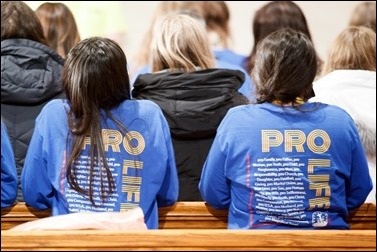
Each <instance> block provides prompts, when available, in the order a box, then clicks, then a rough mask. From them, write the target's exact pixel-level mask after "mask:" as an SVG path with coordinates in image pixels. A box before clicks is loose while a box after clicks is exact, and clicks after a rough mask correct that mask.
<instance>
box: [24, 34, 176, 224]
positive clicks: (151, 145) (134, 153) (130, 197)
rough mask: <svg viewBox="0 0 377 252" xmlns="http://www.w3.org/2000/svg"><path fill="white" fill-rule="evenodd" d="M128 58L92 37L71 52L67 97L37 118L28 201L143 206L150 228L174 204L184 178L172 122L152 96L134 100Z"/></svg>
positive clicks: (70, 207)
mask: <svg viewBox="0 0 377 252" xmlns="http://www.w3.org/2000/svg"><path fill="white" fill-rule="evenodd" d="M125 69H127V61H126V57H125V55H124V53H123V51H122V49H121V48H120V47H119V45H118V44H116V43H115V42H114V41H112V40H110V39H105V38H98V37H95V38H89V39H86V40H83V41H81V42H80V43H79V44H78V45H77V46H76V47H74V48H73V49H72V50H71V51H70V53H69V54H68V57H67V61H66V64H65V68H64V72H63V88H64V91H65V93H66V95H67V100H60V99H59V100H54V101H51V102H49V103H48V104H47V105H46V106H45V107H44V108H43V110H42V112H41V113H40V115H39V116H38V118H37V120H36V130H35V131H34V135H33V138H32V140H31V143H30V146H29V150H28V153H27V156H26V162H25V166H24V169H23V172H22V177H21V179H22V181H21V182H22V189H23V196H24V198H25V202H26V203H27V204H29V205H31V206H33V207H34V208H36V209H46V208H51V211H52V215H61V214H67V213H74V212H85V211H96V212H105V211H108V212H113V211H126V210H128V209H132V208H135V207H137V206H140V207H141V209H142V210H143V213H144V217H145V222H146V224H147V227H148V228H153V229H155V228H158V207H159V206H166V205H171V204H174V202H175V201H176V199H177V196H178V177H177V171H176V166H175V160H174V153H173V147H172V143H171V138H170V132H169V127H168V125H167V122H166V119H165V118H164V116H163V114H162V112H161V109H160V108H159V107H158V106H157V105H156V104H154V103H152V102H150V101H133V100H131V99H130V86H129V79H128V78H129V77H128V74H127V72H126V71H125Z"/></svg>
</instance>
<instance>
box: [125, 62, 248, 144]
mask: <svg viewBox="0 0 377 252" xmlns="http://www.w3.org/2000/svg"><path fill="white" fill-rule="evenodd" d="M244 80H245V75H244V73H243V72H241V71H239V70H228V69H206V70H199V71H193V72H188V73H185V72H166V71H164V72H159V73H148V74H142V75H139V77H138V78H137V79H136V81H135V83H134V89H133V91H132V95H133V97H134V98H136V99H147V100H152V101H154V102H156V103H157V104H158V105H159V106H160V107H161V109H162V110H163V112H164V115H165V117H166V119H167V121H168V123H169V126H170V131H171V134H172V136H173V137H175V138H183V139H186V138H188V139H198V138H211V137H214V135H215V134H216V129H217V127H218V125H219V124H220V122H221V120H222V118H223V117H224V116H225V114H226V112H227V111H228V109H229V108H231V107H234V106H237V105H241V104H245V103H247V98H246V97H245V96H243V95H242V94H240V93H239V92H238V89H239V88H240V87H241V85H242V84H243V82H244Z"/></svg>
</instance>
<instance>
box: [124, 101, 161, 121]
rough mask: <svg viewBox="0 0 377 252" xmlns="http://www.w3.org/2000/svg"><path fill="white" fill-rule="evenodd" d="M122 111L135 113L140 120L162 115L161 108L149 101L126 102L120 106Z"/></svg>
mask: <svg viewBox="0 0 377 252" xmlns="http://www.w3.org/2000/svg"><path fill="white" fill-rule="evenodd" d="M122 107H123V110H127V111H129V112H131V113H136V115H137V116H138V117H141V118H154V117H156V116H160V115H162V110H161V108H160V107H159V106H158V105H157V104H156V103H155V102H153V101H151V100H127V101H125V102H123V104H122Z"/></svg>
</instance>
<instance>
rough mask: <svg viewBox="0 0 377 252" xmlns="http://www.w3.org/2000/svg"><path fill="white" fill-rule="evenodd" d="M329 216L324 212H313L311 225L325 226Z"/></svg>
mask: <svg viewBox="0 0 377 252" xmlns="http://www.w3.org/2000/svg"><path fill="white" fill-rule="evenodd" d="M328 220H329V216H328V214H327V213H326V212H319V211H317V212H314V213H313V215H312V225H313V227H325V226H327V223H328Z"/></svg>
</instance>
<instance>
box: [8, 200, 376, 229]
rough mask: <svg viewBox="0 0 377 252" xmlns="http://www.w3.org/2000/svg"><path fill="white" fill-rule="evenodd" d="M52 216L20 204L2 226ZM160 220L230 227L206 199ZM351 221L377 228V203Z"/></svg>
mask: <svg viewBox="0 0 377 252" xmlns="http://www.w3.org/2000/svg"><path fill="white" fill-rule="evenodd" d="M49 215H50V211H49V210H45V211H37V210H35V209H33V208H31V207H28V206H26V205H25V203H17V204H16V205H14V206H12V207H10V208H4V209H1V229H2V230H6V229H10V228H12V227H14V226H16V225H19V224H22V223H24V222H27V221H32V220H36V219H38V218H43V217H47V216H49ZM159 221H160V228H161V229H226V228H227V221H228V213H227V210H216V209H214V208H212V207H210V206H208V205H207V204H205V203H204V202H177V203H176V204H175V205H173V206H169V207H161V208H159ZM348 223H349V224H350V227H351V229H353V230H357V229H369V230H376V205H374V204H371V203H365V204H363V205H362V206H361V207H359V208H358V209H354V210H353V211H351V212H350V215H349V218H348Z"/></svg>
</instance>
